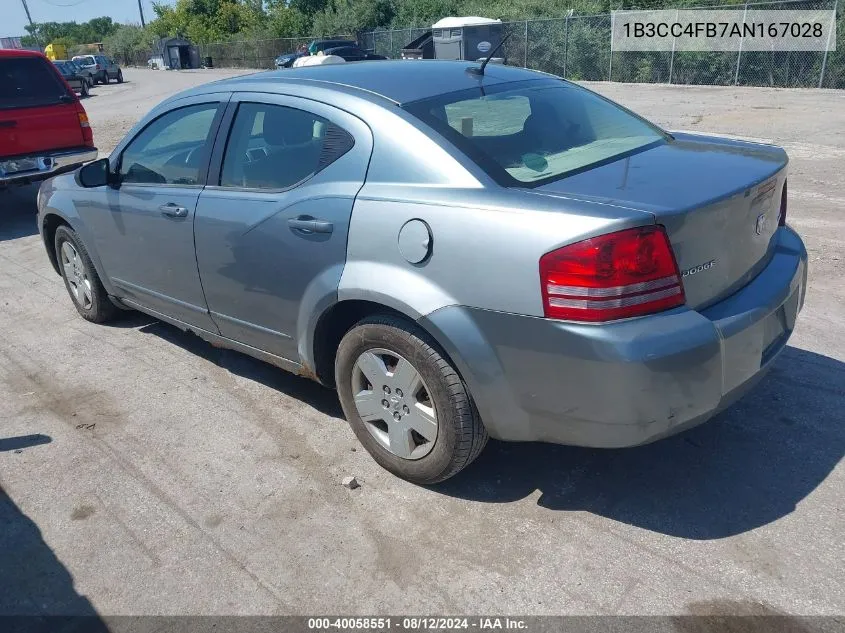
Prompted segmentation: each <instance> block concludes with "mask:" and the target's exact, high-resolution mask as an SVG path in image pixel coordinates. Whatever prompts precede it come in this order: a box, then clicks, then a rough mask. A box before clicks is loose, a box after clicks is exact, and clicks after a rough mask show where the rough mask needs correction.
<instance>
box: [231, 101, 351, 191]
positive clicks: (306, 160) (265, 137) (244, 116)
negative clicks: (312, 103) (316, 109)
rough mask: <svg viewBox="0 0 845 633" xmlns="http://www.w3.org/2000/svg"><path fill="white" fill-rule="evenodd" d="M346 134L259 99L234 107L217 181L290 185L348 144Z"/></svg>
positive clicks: (269, 186) (245, 185) (306, 114)
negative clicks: (233, 115)
mask: <svg viewBox="0 0 845 633" xmlns="http://www.w3.org/2000/svg"><path fill="white" fill-rule="evenodd" d="M353 144H354V141H353V139H352V136H350V135H349V133H348V132H346V131H344V130H343V129H341V128H340V127H338V126H337V125H335V124H334V123H332V122H331V121H328V120H326V119H324V118H323V117H320V116H317V115H316V114H312V113H310V112H305V111H304V110H298V109H295V108H287V107H284V106H278V105H270V104H263V103H242V104H241V105H240V106H239V107H238V112H237V115H236V116H235V121H234V123H233V125H232V131H231V133H230V134H229V140H228V142H227V144H226V152H225V155H224V157H223V169H222V171H221V174H220V185H221V186H223V187H239V188H241V187H242V188H248V189H272V190H278V189H288V188H290V187H292V186H294V185H295V184H297V183H299V182H302V181H303V180H305V179H306V178H309V177H310V176H313V175H314V174H315V173H317V172H318V171H320V170H321V169H323V168H324V167H326V166H327V165H329V164H331V163H332V162H333V161H335V160H337V159H338V158H339V157H340V156H342V155H343V154H345V153H346V152H347V151H349V149H351V148H352V146H353Z"/></svg>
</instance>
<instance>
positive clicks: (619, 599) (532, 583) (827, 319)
mask: <svg viewBox="0 0 845 633" xmlns="http://www.w3.org/2000/svg"><path fill="white" fill-rule="evenodd" d="M225 74H226V71H220V70H218V71H196V72H181V73H167V72H152V71H143V70H131V69H129V70H126V72H125V75H126V78H127V80H128V82H127V83H126V84H123V85H114V84H112V85H108V86H98V87H97V88H96V89H95V90H94V96H92V97H91V98H90V99H88V100H86V101H85V107H86V108H87V110H88V112H89V115H90V118H91V122H92V124H93V127H94V135H95V139H96V141H97V143H98V145H99V147H100V149H101V150H103V151H105V152H107V151H110V150H111V148H112V147H113V146H114V145H115V144H116V143H117V142H118V140H119V139H120V138H121V137H122V136H123V134H124V133H125V131H126V130H127V129H129V127H131V125H132V124H133V123H134V122H135V121H136V120H137V119H138V118H139V117H140V116H141V115H142V114H143V113H145V112H146V111H147V110H148V109H149V108H150V107H152V106H153V105H154V104H155V103H157V102H158V101H159V100H161V99H162V98H164V97H165V96H167V95H169V94H171V93H173V92H174V91H176V90H179V89H182V88H185V87H188V86H192V85H196V84H199V83H203V82H205V81H209V80H211V79H216V78H220V77H222V76H224V75H225ZM593 87H594V88H595V89H597V90H598V91H600V92H602V93H604V94H606V95H608V96H610V97H612V98H614V99H616V100H618V101H620V102H621V103H623V104H624V105H626V106H628V107H630V108H632V109H633V110H635V111H637V112H639V113H641V114H643V115H645V116H647V117H649V118H651V119H652V120H654V121H655V122H657V123H659V124H661V125H663V126H665V127H668V128H670V129H676V130H700V131H702V132H703V131H707V132H718V133H723V134H731V135H739V136H746V137H754V138H762V139H768V140H772V141H774V142H776V143H779V144H782V145H784V146H785V147H786V148H787V150H788V151H789V153H790V156H791V159H792V163H791V175H790V209H789V215H790V221H791V223H792V224H793V225H794V226H795V227H796V228H797V229H798V230H799V231H800V232H801V233H802V235H803V236H804V238H805V240H806V243H807V247H808V249H809V253H810V288H809V291H808V295H807V302H806V306H805V309H804V312H803V313H802V314H801V317H800V318H799V323H798V327H797V330H796V332H795V334H794V337H793V338H792V340H791V342H790V346H789V347H788V348H787V350H786V351H785V352H784V354H783V355H782V356H781V358H780V360H779V361H778V363H777V365H776V367H775V368H774V370H773V371H772V372H771V374H770V375H769V376H768V377H767V378H766V379H765V381H764V382H763V383H762V384H761V385H760V386H759V387H758V388H757V389H756V390H755V391H754V392H752V393H751V394H750V395H748V396H747V397H746V398H745V399H744V400H742V401H741V402H740V403H739V404H737V405H736V406H734V407H733V408H731V409H730V410H728V411H727V412H725V413H724V414H722V415H721V416H719V418H718V419H717V420H715V421H713V422H711V423H709V424H707V425H705V426H703V427H699V428H698V429H695V430H693V431H691V432H689V433H687V434H684V435H682V436H679V437H674V438H671V439H668V440H664V441H662V442H659V443H657V444H653V445H650V446H647V447H643V448H638V449H630V450H624V451H598V450H586V449H578V448H567V447H557V446H546V445H510V444H503V443H497V442H491V444H490V445H489V446H488V448H487V449H486V451H485V452H484V454H483V455H482V456H481V458H480V459H479V460H478V462H476V464H475V465H474V466H473V467H471V468H470V469H468V470H467V471H466V472H465V473H464V474H463V475H461V476H459V477H457V478H456V479H454V480H452V481H450V482H447V483H446V484H443V485H440V486H437V487H433V488H420V487H416V486H413V485H411V484H408V483H405V482H403V481H401V480H399V479H396V478H395V477H393V476H391V475H389V474H387V473H386V472H384V471H382V470H381V469H380V468H378V467H377V466H376V465H375V463H374V462H373V461H372V460H371V459H370V458H369V456H368V455H367V454H366V453H365V452H364V451H363V449H361V448H359V447H358V445H357V442H356V440H355V438H354V436H353V434H352V432H351V431H350V429H349V428H348V426H347V425H346V422H345V421H344V420H343V419H342V415H341V411H340V407H339V404H338V401H337V398H336V397H335V395H334V393H333V392H331V391H327V390H325V389H323V388H321V387H319V386H318V385H316V384H314V383H311V382H309V381H307V380H305V379H301V378H297V377H294V376H291V375H287V374H285V373H283V372H281V371H279V370H277V369H274V368H272V367H269V366H266V365H263V364H262V363H260V362H258V361H255V360H252V359H250V358H247V357H245V356H242V355H239V354H237V353H234V352H229V351H221V350H219V349H216V348H213V347H211V346H209V345H207V344H206V343H204V342H202V341H200V340H199V339H196V338H194V337H192V336H190V335H186V334H183V333H181V332H179V331H178V330H176V329H174V328H171V327H169V326H166V325H163V324H160V323H157V322H155V321H153V320H151V319H148V318H146V317H143V316H139V315H135V316H132V315H129V316H128V317H127V318H126V319H125V320H124V321H122V322H121V323H119V324H118V325H115V326H111V327H104V326H97V325H93V324H90V323H87V322H85V321H83V320H82V319H81V318H80V317H79V316H78V315H77V314H76V312H75V311H74V309H73V307H72V305H71V302H70V300H69V298H68V297H67V295H66V292H65V289H64V286H63V285H62V282H61V280H60V278H59V277H58V276H56V275H55V273H54V272H53V271H52V269H51V268H50V266H49V263H48V261H47V258H46V256H45V254H44V252H43V247H42V245H41V242H40V239H39V238H38V236H37V234H36V232H35V226H34V221H33V217H34V214H35V189H34V188H31V187H30V188H24V189H18V190H15V191H12V192H6V193H0V331H2V332H3V333H4V334H3V337H2V341H0V484H2V489H3V491H5V495H0V614H5V613H21V612H25V613H39V614H53V613H93V612H96V613H99V614H287V613H303V614H305V613H308V614H323V613H327V612H328V613H338V614H353V613H356V614H365V613H370V614H399V613H408V612H413V613H425V614H435V615H436V614H456V613H477V614H484V613H500V614H501V613H510V614H560V613H567V614H570V613H573V614H574V613H578V614H664V615H665V614H688V613H694V614H702V613H714V614H724V613H743V614H767V613H782V614H804V615H814V614H828V615H833V614H845V495H843V491H844V490H845V487H844V486H843V484H845V468H843V464H842V463H841V462H842V457H843V452H845V409H843V406H842V405H843V396H845V364H843V363H845V318H843V317H845V282H843V280H845V254H843V245H845V219H843V215H842V212H841V210H842V207H843V205H845V175H843V170H842V166H843V164H845V135H843V134H842V130H845V107H843V106H845V94H843V93H842V92H834V91H817V90H801V91H796V90H774V89H772V90H768V89H759V88H749V89H734V88H698V87H696V88H682V87H667V86H629V85H618V84H597V85H594V86H593ZM29 435H36V436H38V437H35V438H29V439H27V440H19V439H15V438H20V437H21V436H29ZM20 448H22V449H23V450H16V449H20ZM356 449H357V450H356ZM346 475H356V476H357V477H358V479H359V480H360V481H361V482H362V484H363V485H362V487H361V488H359V489H357V490H351V491H350V490H347V489H346V488H344V487H342V486H341V485H340V481H341V479H342V478H343V477H344V476H346Z"/></svg>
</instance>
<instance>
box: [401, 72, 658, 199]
mask: <svg viewBox="0 0 845 633" xmlns="http://www.w3.org/2000/svg"><path fill="white" fill-rule="evenodd" d="M405 107H406V109H407V110H408V111H410V112H411V113H412V114H414V115H415V116H417V117H419V118H420V119H422V120H423V121H424V122H425V123H427V124H428V125H430V126H431V127H433V128H434V129H435V130H437V131H438V132H440V133H441V134H443V135H444V136H445V137H446V138H448V139H449V140H450V141H452V142H453V143H454V144H455V146H456V147H457V148H458V149H459V150H461V151H462V152H463V153H464V154H466V155H467V156H468V157H470V158H471V159H472V160H474V161H475V162H476V163H478V165H479V166H480V167H482V168H483V169H484V170H485V171H487V173H489V174H490V176H491V177H493V178H494V179H495V180H496V181H497V182H499V183H500V184H502V185H505V186H514V187H524V186H534V185H540V184H543V183H546V182H550V181H552V180H556V179H558V178H563V177H565V176H567V175H571V174H573V173H577V172H579V171H583V170H585V169H589V168H591V167H594V166H597V165H599V164H603V163H607V162H611V161H614V160H618V159H621V158H623V157H625V156H629V155H631V154H633V153H636V152H638V151H642V150H645V149H648V148H650V147H653V146H654V145H656V144H660V143H664V142H666V140H667V138H668V137H667V135H666V134H665V133H664V132H663V131H662V130H660V129H659V128H657V127H655V126H653V125H652V124H650V123H648V122H647V121H645V120H643V119H641V118H639V117H637V116H636V115H634V114H632V113H631V112H628V111H627V110H625V109H624V108H622V107H620V106H618V105H616V104H614V103H612V102H610V101H608V100H606V99H603V98H602V97H599V96H598V95H596V94H593V93H592V92H589V91H588V90H585V89H583V88H580V87H578V86H576V85H574V84H569V83H566V82H563V81H528V82H518V83H515V84H502V85H500V86H493V87H489V88H485V89H484V90H482V89H478V88H474V89H472V90H465V91H460V92H456V93H450V94H445V95H440V96H438V97H434V98H432V99H426V100H423V101H418V102H416V103H411V104H408V105H407V106H405Z"/></svg>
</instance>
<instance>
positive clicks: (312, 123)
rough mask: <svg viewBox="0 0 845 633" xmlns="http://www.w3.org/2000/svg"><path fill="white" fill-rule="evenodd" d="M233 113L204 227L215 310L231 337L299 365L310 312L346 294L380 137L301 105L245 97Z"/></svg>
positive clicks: (199, 241)
mask: <svg viewBox="0 0 845 633" xmlns="http://www.w3.org/2000/svg"><path fill="white" fill-rule="evenodd" d="M229 108H230V111H229V112H230V113H231V112H232V111H234V116H233V117H230V116H229V113H227V117H226V119H227V120H228V119H230V118H231V119H232V123H231V132H229V134H228V137H227V135H226V133H225V132H226V131H225V130H223V129H221V132H220V134H219V138H228V141H227V143H226V145H225V146H224V147H220V148H217V147H215V159H214V160H213V161H212V169H211V173H212V174H213V175H212V176H210V177H209V183H208V186H207V187H206V188H205V189H204V190H203V192H202V194H200V198H199V203H198V206H197V218H196V222H195V236H196V248H197V263H198V265H199V269H200V276H201V278H202V283H203V288H204V289H205V295H206V298H207V300H208V307H209V310H210V311H211V315H212V317H213V318H214V321H215V322H216V323H217V325H218V327H219V329H220V333H221V334H222V335H224V336H226V337H228V338H231V339H234V340H236V341H239V342H241V343H245V344H247V345H250V346H252V347H255V348H258V349H260V350H264V351H266V352H270V353H272V354H275V355H277V356H281V357H283V358H286V359H289V360H293V361H298V360H299V356H298V355H297V353H298V350H297V340H298V338H299V335H300V334H301V333H302V332H303V327H304V324H303V323H302V319H301V317H300V312H301V311H300V306H301V305H302V303H303V301H309V300H310V299H309V298H313V297H314V296H319V295H320V294H321V293H322V294H326V293H330V292H336V290H337V284H338V282H339V280H340V275H341V273H342V271H343V264H344V262H345V261H346V236H347V231H348V228H349V218H350V215H351V213H352V205H353V203H354V201H355V196H356V195H357V193H358V191H359V189H360V188H361V186H362V185H363V183H364V178H365V176H366V171H367V165H368V163H369V158H370V153H371V150H372V136H371V133H370V131H369V128H367V126H366V125H364V123H363V122H362V121H360V120H359V119H357V118H356V117H354V116H352V115H350V114H348V113H346V112H343V111H341V110H338V109H335V108H333V107H331V106H329V105H325V104H320V103H316V102H313V101H309V100H307V99H301V98H297V97H288V96H282V95H268V94H247V93H242V94H240V95H235V96H234V97H233V98H232V102H231V103H230V105H229ZM224 125H226V124H224ZM218 152H219V154H220V155H219V157H218V156H217V154H218ZM303 312H308V310H305V311H303Z"/></svg>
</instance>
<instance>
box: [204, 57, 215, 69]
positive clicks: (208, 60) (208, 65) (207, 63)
mask: <svg viewBox="0 0 845 633" xmlns="http://www.w3.org/2000/svg"><path fill="white" fill-rule="evenodd" d="M203 62H204V63H205V67H206V68H214V60H213V59H211V57H206V58H204V59H203Z"/></svg>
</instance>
